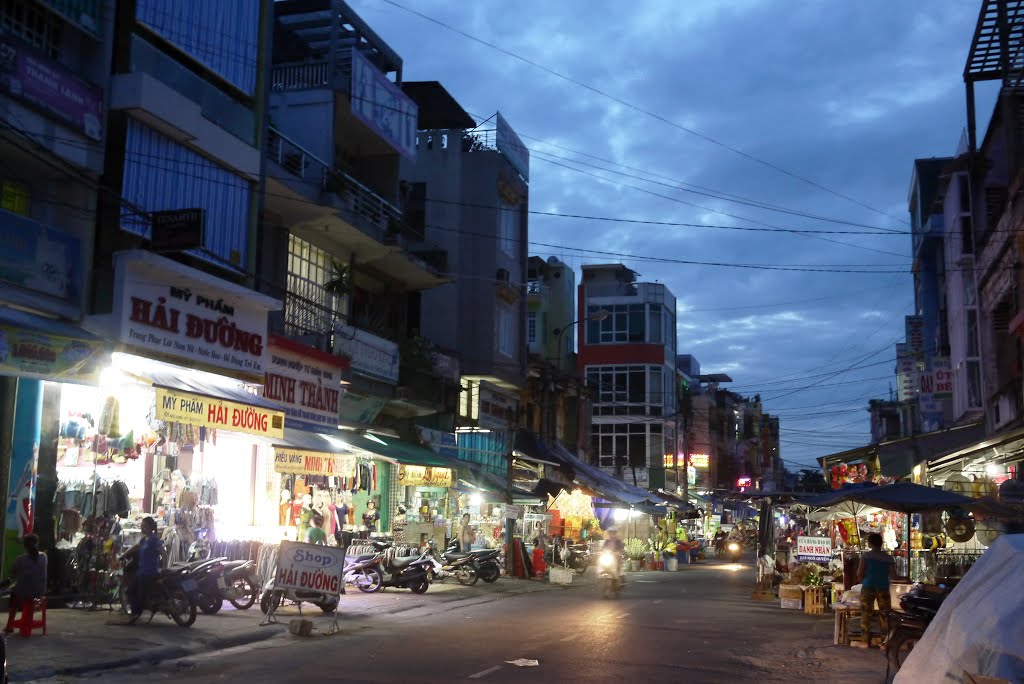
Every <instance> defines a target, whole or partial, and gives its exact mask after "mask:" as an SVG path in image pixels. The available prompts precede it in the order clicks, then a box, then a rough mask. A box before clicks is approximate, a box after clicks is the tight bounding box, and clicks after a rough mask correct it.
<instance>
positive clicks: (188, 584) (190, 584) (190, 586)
mask: <svg viewBox="0 0 1024 684" xmlns="http://www.w3.org/2000/svg"><path fill="white" fill-rule="evenodd" d="M181 588H182V589H184V590H185V591H195V590H196V589H198V588H199V584H198V583H197V582H196V581H195V580H185V581H184V582H182V583H181Z"/></svg>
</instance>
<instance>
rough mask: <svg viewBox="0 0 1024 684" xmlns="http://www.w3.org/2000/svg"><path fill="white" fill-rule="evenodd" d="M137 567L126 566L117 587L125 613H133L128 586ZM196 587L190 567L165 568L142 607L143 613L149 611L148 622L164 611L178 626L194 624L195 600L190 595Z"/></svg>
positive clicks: (132, 563)
mask: <svg viewBox="0 0 1024 684" xmlns="http://www.w3.org/2000/svg"><path fill="white" fill-rule="evenodd" d="M134 566H135V564H134V562H129V563H128V564H127V565H126V566H125V568H124V572H123V574H122V576H121V586H120V588H119V590H118V593H119V595H120V598H121V610H122V611H124V613H125V614H126V615H127V614H129V613H130V611H129V607H128V587H130V586H131V582H132V580H133V579H134V577H135V567H134ZM197 589H198V584H197V583H196V581H195V580H194V579H192V578H191V577H190V571H189V569H188V568H187V567H181V568H172V569H170V570H162V571H160V574H159V575H158V576H157V579H156V581H155V582H154V583H153V588H152V591H150V593H149V598H148V601H147V605H145V606H143V609H142V612H143V613H145V612H146V611H149V612H150V616H149V622H152V621H153V618H154V617H156V614H157V613H163V614H164V615H166V616H167V617H169V618H170V619H171V620H174V622H175V624H177V625H178V626H179V627H191V626H192V625H193V624H194V623H195V621H196V603H195V600H193V598H192V596H191V595H190V594H191V593H195V592H196V590H197Z"/></svg>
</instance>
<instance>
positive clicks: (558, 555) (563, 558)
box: [551, 540, 592, 575]
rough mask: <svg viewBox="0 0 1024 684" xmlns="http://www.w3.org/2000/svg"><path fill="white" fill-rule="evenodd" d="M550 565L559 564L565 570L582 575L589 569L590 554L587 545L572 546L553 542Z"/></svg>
mask: <svg viewBox="0 0 1024 684" xmlns="http://www.w3.org/2000/svg"><path fill="white" fill-rule="evenodd" d="M551 554H552V555H551V561H552V563H560V564H561V565H564V566H565V567H567V568H572V569H573V570H574V571H575V572H576V574H577V575H582V574H583V573H585V572H586V571H587V568H589V567H590V562H591V560H592V554H591V553H590V545H589V544H584V543H581V544H572V543H569V542H559V541H557V540H556V541H555V543H554V544H552V550H551Z"/></svg>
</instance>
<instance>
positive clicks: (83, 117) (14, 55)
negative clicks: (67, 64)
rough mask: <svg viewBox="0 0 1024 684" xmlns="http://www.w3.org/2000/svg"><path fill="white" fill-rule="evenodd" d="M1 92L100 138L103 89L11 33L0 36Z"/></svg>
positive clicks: (96, 138)
mask: <svg viewBox="0 0 1024 684" xmlns="http://www.w3.org/2000/svg"><path fill="white" fill-rule="evenodd" d="M0 92H3V93H5V94H7V95H10V96H11V97H13V98H15V99H16V100H21V101H22V102H27V103H29V104H31V105H33V106H34V107H36V108H38V109H41V110H42V111H44V112H46V113H47V114H48V115H49V116H51V117H53V118H55V119H58V120H59V121H62V122H63V123H65V124H67V125H68V126H70V127H71V128H73V129H74V130H76V131H78V132H80V133H84V134H85V135H86V137H89V138H92V139H93V140H102V139H103V91H102V90H100V89H99V88H97V87H96V86H94V85H91V84H89V83H86V82H85V81H83V80H81V79H80V78H78V77H77V76H75V75H74V74H72V73H71V72H70V71H68V70H67V69H65V68H64V67H63V66H61V65H60V64H59V63H57V62H55V61H53V60H52V59H50V58H48V57H46V56H45V55H43V54H42V53H40V52H38V51H36V50H35V49H34V48H31V47H29V46H28V45H26V44H25V43H22V42H21V41H20V40H18V39H16V38H14V37H13V36H11V35H10V34H3V35H0Z"/></svg>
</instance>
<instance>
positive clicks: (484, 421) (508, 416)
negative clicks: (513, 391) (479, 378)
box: [477, 382, 519, 430]
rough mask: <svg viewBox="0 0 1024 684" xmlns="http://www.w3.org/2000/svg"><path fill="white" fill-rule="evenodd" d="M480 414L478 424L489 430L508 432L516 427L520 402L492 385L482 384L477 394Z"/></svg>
mask: <svg viewBox="0 0 1024 684" xmlns="http://www.w3.org/2000/svg"><path fill="white" fill-rule="evenodd" d="M477 400H478V401H479V402H480V404H479V412H478V414H477V424H478V425H479V426H480V427H482V428H487V429H489V430H508V429H509V426H510V425H515V423H516V420H517V413H518V412H519V402H518V401H517V400H516V399H515V397H511V396H509V395H507V394H503V393H501V392H499V391H497V390H496V389H495V388H494V387H493V386H492V385H489V384H487V383H483V382H481V383H480V385H479V392H478V394H477Z"/></svg>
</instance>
